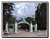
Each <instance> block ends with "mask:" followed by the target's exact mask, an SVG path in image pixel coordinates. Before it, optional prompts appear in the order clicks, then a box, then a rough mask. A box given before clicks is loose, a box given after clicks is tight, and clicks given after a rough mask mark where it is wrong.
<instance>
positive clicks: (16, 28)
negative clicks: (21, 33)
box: [15, 22, 18, 33]
mask: <svg viewBox="0 0 50 39" xmlns="http://www.w3.org/2000/svg"><path fill="white" fill-rule="evenodd" d="M17 30H18V25H17V22H15V33H17Z"/></svg>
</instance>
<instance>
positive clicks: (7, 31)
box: [6, 22, 8, 32]
mask: <svg viewBox="0 0 50 39" xmlns="http://www.w3.org/2000/svg"><path fill="white" fill-rule="evenodd" d="M6 32H8V22H7V23H6Z"/></svg>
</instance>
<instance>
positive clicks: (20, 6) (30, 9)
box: [12, 3, 39, 20]
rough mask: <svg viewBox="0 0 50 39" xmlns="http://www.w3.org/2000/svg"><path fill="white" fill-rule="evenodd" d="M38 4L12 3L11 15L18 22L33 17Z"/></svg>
mask: <svg viewBox="0 0 50 39" xmlns="http://www.w3.org/2000/svg"><path fill="white" fill-rule="evenodd" d="M38 4H39V3H14V5H13V9H14V11H13V14H12V15H14V16H15V17H16V19H18V20H20V19H21V18H26V17H32V15H33V17H35V11H36V10H37V6H38Z"/></svg>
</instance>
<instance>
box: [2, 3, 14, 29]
mask: <svg viewBox="0 0 50 39" xmlns="http://www.w3.org/2000/svg"><path fill="white" fill-rule="evenodd" d="M12 5H13V3H3V27H4V28H3V30H5V25H6V22H9V19H10V18H11V14H12V12H11V11H12V10H13V6H12Z"/></svg>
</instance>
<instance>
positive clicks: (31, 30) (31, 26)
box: [30, 23, 33, 32]
mask: <svg viewBox="0 0 50 39" xmlns="http://www.w3.org/2000/svg"><path fill="white" fill-rule="evenodd" d="M30 32H33V25H32V23H31V24H30Z"/></svg>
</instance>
